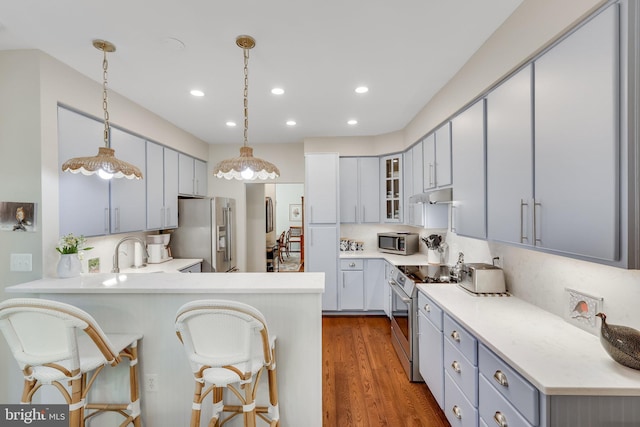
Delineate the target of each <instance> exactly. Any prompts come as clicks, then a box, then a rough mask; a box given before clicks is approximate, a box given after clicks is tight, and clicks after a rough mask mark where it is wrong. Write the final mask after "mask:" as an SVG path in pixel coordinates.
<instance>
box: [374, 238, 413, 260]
mask: <svg viewBox="0 0 640 427" xmlns="http://www.w3.org/2000/svg"><path fill="white" fill-rule="evenodd" d="M378 250H379V251H380V252H386V253H390V254H398V255H411V254H414V253H416V252H418V233H409V232H395V233H378Z"/></svg>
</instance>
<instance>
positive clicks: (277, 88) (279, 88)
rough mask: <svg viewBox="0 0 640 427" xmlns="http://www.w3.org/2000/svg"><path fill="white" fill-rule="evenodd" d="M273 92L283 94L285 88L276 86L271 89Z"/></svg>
mask: <svg viewBox="0 0 640 427" xmlns="http://www.w3.org/2000/svg"><path fill="white" fill-rule="evenodd" d="M271 93H272V94H274V95H282V94H283V93H284V89H282V88H281V87H274V88H273V89H271Z"/></svg>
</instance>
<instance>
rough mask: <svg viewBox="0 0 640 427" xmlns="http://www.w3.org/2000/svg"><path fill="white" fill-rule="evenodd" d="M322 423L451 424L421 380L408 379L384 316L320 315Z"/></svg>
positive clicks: (373, 426)
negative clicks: (321, 320)
mask: <svg viewBox="0 0 640 427" xmlns="http://www.w3.org/2000/svg"><path fill="white" fill-rule="evenodd" d="M322 325H323V332H322V348H323V350H322V359H323V360H322V362H323V372H322V375H323V388H322V401H323V426H324V427H450V425H449V423H448V422H447V420H446V417H445V416H444V414H443V413H442V411H441V410H440V408H439V407H438V404H437V403H436V401H435V399H434V398H433V396H432V395H431V392H430V391H429V389H428V388H427V386H426V385H425V384H424V383H411V382H409V380H408V379H407V376H406V374H405V373H404V370H403V369H402V365H400V361H399V360H398V357H397V355H396V353H395V350H394V349H393V346H392V344H391V334H390V326H389V320H388V319H387V318H386V317H383V316H326V317H324V318H323V322H322Z"/></svg>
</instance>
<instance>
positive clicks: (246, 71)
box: [242, 47, 249, 147]
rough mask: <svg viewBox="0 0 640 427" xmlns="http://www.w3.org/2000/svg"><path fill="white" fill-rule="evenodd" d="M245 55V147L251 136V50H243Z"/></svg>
mask: <svg viewBox="0 0 640 427" xmlns="http://www.w3.org/2000/svg"><path fill="white" fill-rule="evenodd" d="M242 51H243V53H244V146H245V147H246V146H247V145H248V139H249V138H248V134H249V49H247V48H246V47H245V48H243V49H242Z"/></svg>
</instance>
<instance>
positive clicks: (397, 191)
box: [380, 154, 403, 223]
mask: <svg viewBox="0 0 640 427" xmlns="http://www.w3.org/2000/svg"><path fill="white" fill-rule="evenodd" d="M380 170H381V174H382V177H381V182H382V191H383V196H382V206H383V207H382V212H383V215H384V217H383V221H384V222H396V223H397V222H402V221H403V216H402V215H403V212H402V197H403V194H402V173H403V172H402V155H401V154H394V155H391V156H385V157H382V158H381V159H380Z"/></svg>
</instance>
